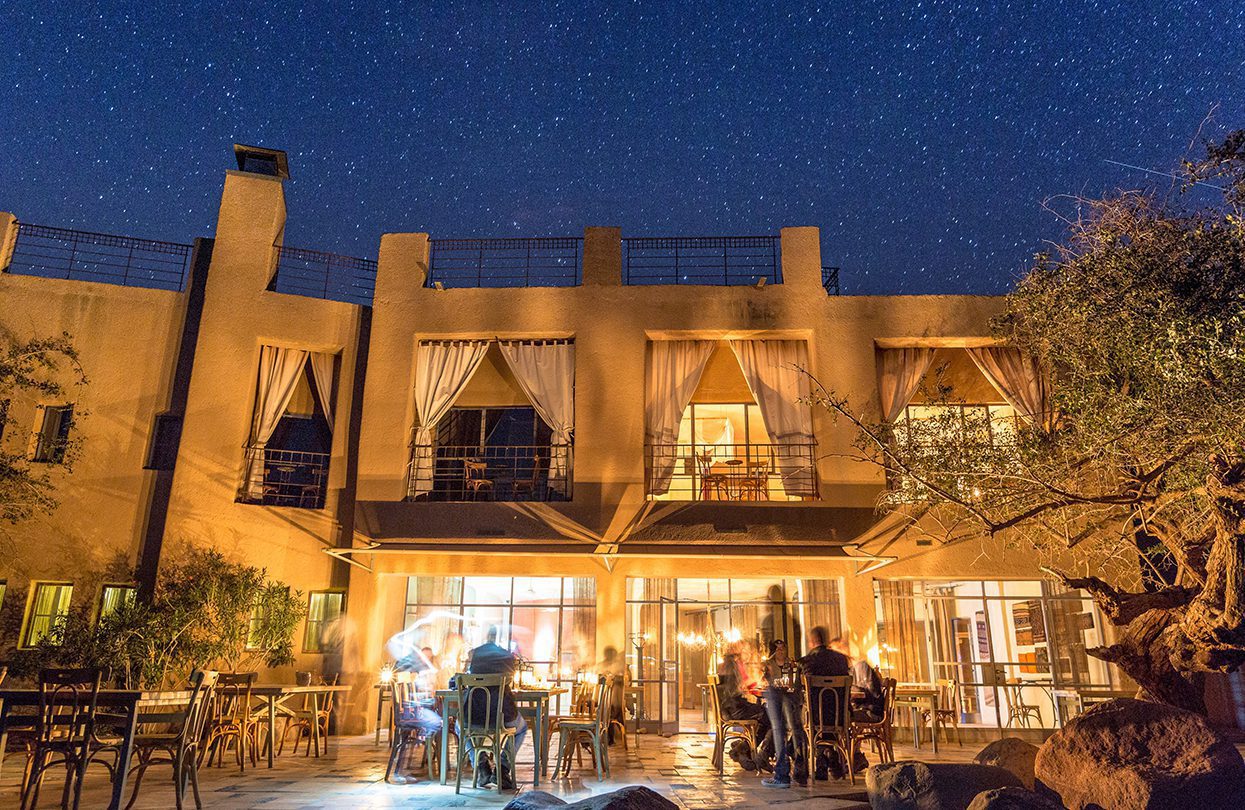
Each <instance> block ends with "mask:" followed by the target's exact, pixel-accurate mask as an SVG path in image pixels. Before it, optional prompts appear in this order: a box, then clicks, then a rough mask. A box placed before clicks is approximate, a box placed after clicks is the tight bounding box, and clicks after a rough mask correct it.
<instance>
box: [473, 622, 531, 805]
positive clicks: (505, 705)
mask: <svg viewBox="0 0 1245 810" xmlns="http://www.w3.org/2000/svg"><path fill="white" fill-rule="evenodd" d="M497 636H498V628H497V627H495V626H494V627H490V628H489V630H488V637H487V640H486V641H485V642H484V643H483V644H481V645H480V646H479V647H476V648H475V649H474V650H472V651H471V660H470V663H468V664H467V672H468V673H470V674H472V675H506V676H507V677H513V676H514V673H515V670H516V669H517V668H518V665H519V662H518V660H517V659H516V658H515V657H514V655H513V654H512V653H510V651H508V650H506V649H505V648H504V647H502V646H500V645H499V644H498V643H497ZM489 702H491V703H492V705H493V706H494V707H496V706H497V694H496V693H494V694H493V697H492V699H491V701H489ZM471 703H472V705H471V706H470V707H469V714H470V718H471V723H472V725H491V723H490V720H492V718H490V717H488V709H487V703H486V701H485V699H484V695H483V694H477V695H475V696H473V699H472V701H471ZM501 709H502V722H503V723H504V724H505V726H506V727H507V728H513V729H515V735H514V755H517V754H518V752H519V749H520V748H521V747H522V746H523V738H524V736H525V735H526V734H527V722H526V721H525V720H524V719H523V716H522V715H520V714H519V709H518V707H517V706H515V703H514V695H513V694H511V692H510V689H509V687H506V688H504V689H503V690H502V695H501ZM494 710H496V709H494ZM463 747H464V749H465V750H466V752H467V756H468V757H472V756H473V755H474V754H475V751H474V750H473V746H472V745H471V739H470V737H467V738H466V739H464V741H463ZM510 765H511V763H510V762H508V761H507V762H503V763H502V769H501V786H502V788H503V789H505V790H512V789H513V788H514V784H513V783H512V781H511V779H510V770H511V768H510ZM480 767H481V769H482V770H483V779H482V782H483V784H485V785H489V784H492V783H493V781H495V779H496V778H497V777H496V774H495V773H494V771H493V764H492V763H491V762H489V761H488V758H487V757H481V759H480Z"/></svg>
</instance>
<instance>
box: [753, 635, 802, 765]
mask: <svg viewBox="0 0 1245 810" xmlns="http://www.w3.org/2000/svg"><path fill="white" fill-rule="evenodd" d="M794 669H795V667H794V662H792V661H791V659H790V658H788V656H787V642H786V641H784V640H783V639H780V638H776V639H774V640H773V641H771V642H770V645H769V658H767V659H765V711H766V713H767V714H768V715H769V723H770V728H771V729H772V732H771V733H772V734H773V740H774V749H775V752H776V754H777V760H776V761H775V763H774V775H773V776H771V777H767V778H765V779H762V780H761V784H762V785H765V786H766V787H772V788H786V787H791V759H792V757H791V752H790V751H789V750H788V745H787V733H788V731H790V733H791V735H792V737H794V742H795V748H796V750H795V757H794V759H795V781H796V783H797V784H799V785H806V784H808V761H807V760H806V759H805V757H804V754H803V749H804V748H805V747H806V746H807V744H808V737H807V735H806V734H805V733H804V723H803V722H802V720H801V717H800V693H799V692H798V691H797V689H796V683H795V682H794V678H793V675H794Z"/></svg>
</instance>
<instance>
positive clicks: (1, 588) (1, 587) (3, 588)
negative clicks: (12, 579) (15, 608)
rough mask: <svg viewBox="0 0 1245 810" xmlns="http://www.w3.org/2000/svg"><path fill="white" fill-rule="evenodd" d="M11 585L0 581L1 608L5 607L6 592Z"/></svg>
mask: <svg viewBox="0 0 1245 810" xmlns="http://www.w3.org/2000/svg"><path fill="white" fill-rule="evenodd" d="M8 586H9V583H8V582H6V581H5V580H3V579H0V608H3V607H4V592H5V591H6V590H7V589H8Z"/></svg>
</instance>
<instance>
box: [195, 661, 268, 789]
mask: <svg viewBox="0 0 1245 810" xmlns="http://www.w3.org/2000/svg"><path fill="white" fill-rule="evenodd" d="M257 677H258V673H255V672H222V673H221V674H220V677H219V679H218V680H217V682H216V690H215V692H214V693H213V695H212V697H213V699H212V709H211V714H210V717H209V719H208V723H207V731H206V733H205V738H204V742H203V750H202V751H201V752H200V753H199V758H200V760H203V759H206V760H207V762H208V764H209V765H210V764H212V756H213V754H215V755H216V765H217V767H220V766H221V765H224V764H225V749H226V748H228V746H229V744H230V742H232V743H233V745H234V751H235V754H236V755H237V760H238V770H239V771H245V770H246V759H247V757H248V756H249V757H250V759H251V766H252V767H255V766H258V765H259V755H258V752H257V750H256V749H257V748H258V745H257V742H258V737H259V723H257V722H256V720H255V717H254V716H253V715H252V714H251V689H252V688H253V687H254V686H255V680H256V678H257Z"/></svg>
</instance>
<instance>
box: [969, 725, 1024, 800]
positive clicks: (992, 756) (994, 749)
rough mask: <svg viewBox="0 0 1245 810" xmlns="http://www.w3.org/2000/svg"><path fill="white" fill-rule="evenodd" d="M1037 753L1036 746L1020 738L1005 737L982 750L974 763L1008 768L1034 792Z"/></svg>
mask: <svg viewBox="0 0 1245 810" xmlns="http://www.w3.org/2000/svg"><path fill="white" fill-rule="evenodd" d="M1037 752H1038V749H1037V746H1036V745H1033V744H1032V743H1027V742H1025V741H1024V740H1022V739H1020V738H1019V737H1004V738H1003V739H1001V740H995V741H994V742H992V743H990V744H989V745H987V746H986V747H985V748H983V749H981V751H979V752H978V753H977V756H976V757H974V758H973V762H976V763H977V764H978V765H997V766H998V767H1000V768H1006V769H1007V770H1009V771H1011V772H1012V773H1014V774H1016V776H1018V777H1019V778H1020V781H1021V783H1022V784H1023V785H1024V786H1025V787H1026V788H1028V789H1029V790H1033V760H1034V758H1035V757H1037Z"/></svg>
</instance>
